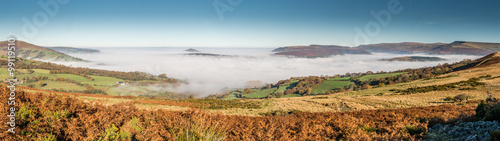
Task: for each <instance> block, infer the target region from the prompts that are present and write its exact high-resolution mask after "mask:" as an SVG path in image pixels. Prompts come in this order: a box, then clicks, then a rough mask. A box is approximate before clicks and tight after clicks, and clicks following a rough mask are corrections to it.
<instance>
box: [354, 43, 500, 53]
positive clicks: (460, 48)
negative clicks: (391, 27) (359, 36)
mask: <svg viewBox="0 0 500 141" xmlns="http://www.w3.org/2000/svg"><path fill="white" fill-rule="evenodd" d="M358 48H360V49H364V50H367V51H370V52H381V53H399V54H412V53H425V54H467V55H488V54H490V53H493V52H497V51H500V43H484V42H469V41H455V42H453V43H449V44H446V43H416V42H402V43H380V44H370V45H360V46H358Z"/></svg>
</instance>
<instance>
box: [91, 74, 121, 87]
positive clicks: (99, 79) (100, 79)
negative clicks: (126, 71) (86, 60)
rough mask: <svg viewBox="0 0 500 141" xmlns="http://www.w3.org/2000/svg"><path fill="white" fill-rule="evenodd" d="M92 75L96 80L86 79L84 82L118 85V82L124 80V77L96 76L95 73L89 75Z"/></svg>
mask: <svg viewBox="0 0 500 141" xmlns="http://www.w3.org/2000/svg"><path fill="white" fill-rule="evenodd" d="M89 76H90V77H92V78H94V81H85V82H82V83H86V84H90V85H94V84H95V85H108V86H113V85H116V82H118V81H122V82H123V80H122V79H118V78H113V77H106V76H95V75H89Z"/></svg>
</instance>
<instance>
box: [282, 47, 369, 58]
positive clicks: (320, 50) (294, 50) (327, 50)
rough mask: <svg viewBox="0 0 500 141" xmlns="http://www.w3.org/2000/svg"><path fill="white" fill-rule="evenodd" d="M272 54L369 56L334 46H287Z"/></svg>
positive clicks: (353, 49) (314, 56) (349, 48)
mask: <svg viewBox="0 0 500 141" xmlns="http://www.w3.org/2000/svg"><path fill="white" fill-rule="evenodd" d="M273 52H276V53H274V55H283V56H294V57H306V58H316V57H329V56H332V55H344V54H371V53H370V52H368V51H366V50H363V49H359V48H351V47H344V46H335V45H309V46H287V47H280V48H277V49H274V50H273Z"/></svg>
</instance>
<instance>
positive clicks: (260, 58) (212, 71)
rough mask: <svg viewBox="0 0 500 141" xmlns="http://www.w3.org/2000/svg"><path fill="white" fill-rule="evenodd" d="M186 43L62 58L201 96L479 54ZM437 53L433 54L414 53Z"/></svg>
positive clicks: (117, 49) (466, 57) (447, 61)
mask: <svg viewBox="0 0 500 141" xmlns="http://www.w3.org/2000/svg"><path fill="white" fill-rule="evenodd" d="M185 49H187V48H99V50H101V53H96V54H70V55H72V56H76V57H80V58H82V59H85V60H90V61H93V63H75V62H63V63H62V64H65V65H71V66H74V67H89V68H95V69H105V70H117V71H144V72H148V73H151V74H155V75H157V74H161V73H166V74H167V75H168V77H171V78H176V79H181V80H187V81H189V85H182V86H180V87H178V88H177V89H176V90H177V91H178V92H192V93H196V94H199V95H200V96H206V95H208V94H212V93H218V92H220V90H221V89H223V88H226V87H227V88H241V87H244V85H245V82H247V81H252V80H260V81H262V82H264V83H275V82H277V81H279V80H283V79H288V78H290V77H296V76H311V75H314V76H319V75H335V74H345V73H346V72H366V71H374V72H376V71H395V70H398V69H406V68H420V67H425V66H434V65H437V64H439V63H452V62H457V61H461V60H463V59H476V58H478V57H480V56H468V55H440V56H438V57H441V58H445V59H447V60H446V61H439V62H385V61H378V60H379V59H384V58H393V57H400V56H407V55H395V54H373V55H339V56H332V57H329V58H316V59H306V58H287V57H277V56H271V55H270V54H271V50H272V49H271V48H265V49H262V48H261V49H221V48H199V49H198V50H200V51H202V52H204V53H214V54H224V55H237V56H236V57H214V56H193V55H183V54H184V53H187V52H185V51H184V50H185ZM419 56H436V55H419Z"/></svg>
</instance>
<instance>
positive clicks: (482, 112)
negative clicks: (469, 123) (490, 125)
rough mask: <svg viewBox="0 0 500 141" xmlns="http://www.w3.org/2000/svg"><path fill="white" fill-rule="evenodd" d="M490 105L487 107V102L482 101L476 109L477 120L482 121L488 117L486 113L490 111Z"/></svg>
mask: <svg viewBox="0 0 500 141" xmlns="http://www.w3.org/2000/svg"><path fill="white" fill-rule="evenodd" d="M487 108H488V105H486V102H485V101H481V103H479V105H477V107H476V120H482V119H483V118H484V116H485V115H486V111H487V110H488V109H487Z"/></svg>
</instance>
